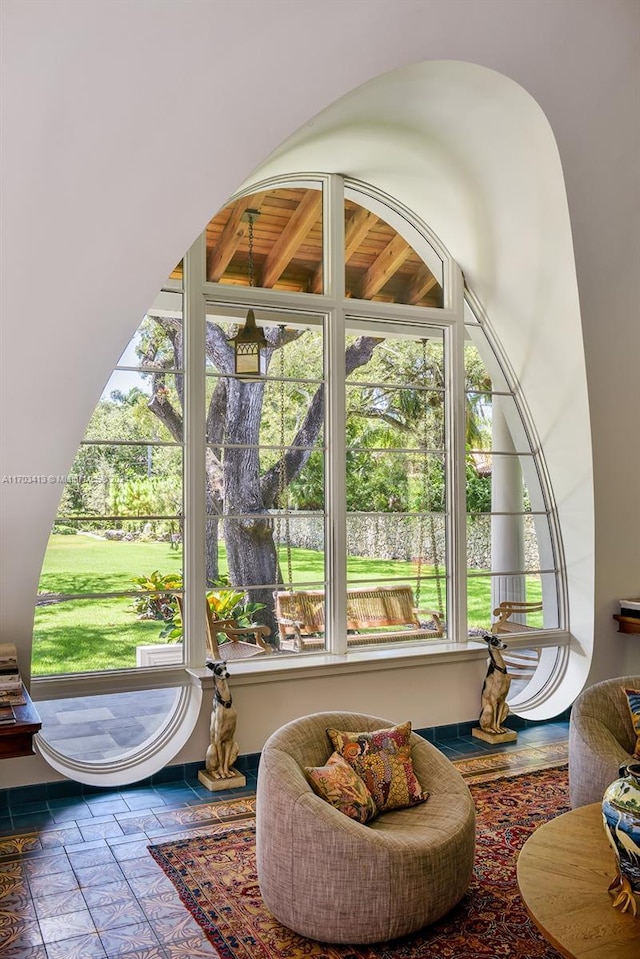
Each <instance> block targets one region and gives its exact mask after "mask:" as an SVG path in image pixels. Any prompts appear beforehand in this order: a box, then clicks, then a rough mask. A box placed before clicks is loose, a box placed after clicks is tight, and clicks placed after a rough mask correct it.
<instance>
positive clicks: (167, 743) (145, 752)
mask: <svg viewBox="0 0 640 959" xmlns="http://www.w3.org/2000/svg"><path fill="white" fill-rule="evenodd" d="M201 705H202V687H201V686H200V684H190V685H189V686H182V687H181V688H180V689H179V690H178V700H177V702H176V703H175V704H174V706H173V707H172V710H171V713H170V715H169V716H168V718H167V720H166V722H165V723H164V724H163V725H162V727H161V728H160V729H159V730H157V731H156V732H155V733H154V735H153V736H151V737H150V738H149V739H147V740H146V741H145V742H144V743H142V744H141V745H140V746H138V747H137V748H136V749H132V750H130V751H128V752H126V753H123V754H122V755H121V756H118V757H117V758H116V759H108V760H103V761H100V762H82V761H79V760H75V759H70V758H69V757H68V756H65V755H64V754H63V753H61V752H59V751H58V750H57V749H54V748H53V747H52V746H51V745H50V744H49V743H48V742H47V740H46V739H45V738H44V737H43V736H42V734H41V733H38V734H37V735H36V736H35V737H34V742H35V745H36V748H37V750H38V752H39V753H40V754H41V755H42V756H43V757H44V758H45V759H46V761H47V762H48V763H49V765H50V766H52V767H53V768H54V769H57V771H58V772H60V773H62V774H63V775H64V776H68V777H69V779H73V780H75V781H76V782H79V783H84V784H86V785H89V786H105V787H108V786H124V785H130V784H131V783H133V782H137V781H138V780H141V779H146V778H147V777H149V776H153V774H154V773H157V772H158V771H159V770H160V769H162V768H163V767H164V766H168V765H169V763H170V762H171V760H172V759H174V758H175V756H176V755H177V753H178V752H179V751H180V750H181V749H182V747H183V746H184V745H185V744H186V743H187V742H188V741H189V739H190V738H191V736H192V735H193V729H194V727H195V724H196V722H197V720H198V716H199V715H200V708H201Z"/></svg>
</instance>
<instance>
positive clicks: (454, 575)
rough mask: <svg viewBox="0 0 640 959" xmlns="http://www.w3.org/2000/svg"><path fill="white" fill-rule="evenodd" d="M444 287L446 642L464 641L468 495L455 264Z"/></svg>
mask: <svg viewBox="0 0 640 959" xmlns="http://www.w3.org/2000/svg"><path fill="white" fill-rule="evenodd" d="M447 273H448V283H446V284H445V291H446V294H445V295H446V296H447V299H448V305H449V306H450V307H452V308H453V309H454V310H455V311H456V312H457V314H458V322H457V323H455V324H454V325H453V326H451V327H449V329H448V330H447V331H446V333H445V344H446V349H445V360H446V382H447V390H448V397H447V398H448V402H447V418H446V431H447V435H446V449H447V467H446V477H447V483H446V489H447V492H448V495H447V514H448V516H447V519H448V522H447V524H446V527H447V530H448V532H447V554H448V555H447V607H448V608H447V624H448V625H447V634H448V636H449V639H454V638H455V639H456V640H458V641H466V638H467V632H468V629H467V492H466V468H465V462H466V460H465V456H466V454H465V443H466V437H465V434H466V419H465V418H466V411H465V393H464V382H465V380H464V313H463V293H464V289H463V280H462V272H461V270H460V268H459V267H458V266H457V264H455V263H453V262H452V261H450V263H449V268H448V270H447Z"/></svg>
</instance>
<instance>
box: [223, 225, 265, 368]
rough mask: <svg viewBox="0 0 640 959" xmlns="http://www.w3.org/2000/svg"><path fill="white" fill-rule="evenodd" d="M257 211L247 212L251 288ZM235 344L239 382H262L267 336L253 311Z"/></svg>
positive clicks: (234, 340) (234, 338)
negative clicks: (257, 323)
mask: <svg viewBox="0 0 640 959" xmlns="http://www.w3.org/2000/svg"><path fill="white" fill-rule="evenodd" d="M257 214H258V211H257V210H247V212H246V216H247V218H248V220H249V286H250V287H252V286H253V285H254V263H253V219H254V217H255V216H257ZM229 342H230V343H233V350H234V355H235V374H236V377H237V378H238V379H239V380H260V379H262V377H263V376H264V375H265V373H266V357H265V354H264V353H263V352H262V351H263V349H264V348H265V347H266V346H268V343H267V340H266V338H265V335H264V333H263V331H262V329H261V328H260V327H258V326H257V325H256V318H255V314H254V312H253V310H249V312H248V313H247V319H246V322H245V324H244V326H243V327H242V329H241V330H239V331H238V333H237V334H236V335H235V336H233V337H231V339H230V340H229Z"/></svg>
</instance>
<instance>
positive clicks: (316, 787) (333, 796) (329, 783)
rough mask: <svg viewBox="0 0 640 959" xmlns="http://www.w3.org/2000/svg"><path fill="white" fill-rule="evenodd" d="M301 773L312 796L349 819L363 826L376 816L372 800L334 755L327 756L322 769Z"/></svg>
mask: <svg viewBox="0 0 640 959" xmlns="http://www.w3.org/2000/svg"><path fill="white" fill-rule="evenodd" d="M304 771H305V774H306V777H307V779H308V780H309V784H310V786H311V788H312V789H313V791H314V793H316V795H318V796H320V798H321V799H326V801H327V802H328V803H331V805H332V806H335V807H336V809H339V810H340V812H342V813H344V814H345V816H349V818H350V819H355V820H356V821H357V822H361V823H363V824H364V823H366V822H369V820H370V819H373V817H374V816H377V815H378V809H377V807H376V804H375V802H374V801H373V796H372V795H371V793H370V792H369V790H368V789H367V787H366V786H365V784H364V783H363V781H362V780H361V779H360V776H358V774H357V773H356V772H355V770H354V769H352V767H351V766H350V765H349V763H348V762H347V761H346V759H343V758H342V756H340V755H339V754H338V753H335V752H334V753H333V754H332V755H331V756H329V758H328V760H327V762H326V765H325V766H305V769H304Z"/></svg>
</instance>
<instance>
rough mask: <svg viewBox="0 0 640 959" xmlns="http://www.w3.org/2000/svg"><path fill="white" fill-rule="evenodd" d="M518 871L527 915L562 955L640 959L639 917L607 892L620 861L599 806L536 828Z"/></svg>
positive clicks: (575, 958) (578, 958) (575, 811)
mask: <svg viewBox="0 0 640 959" xmlns="http://www.w3.org/2000/svg"><path fill="white" fill-rule="evenodd" d="M517 871H518V886H519V887H520V893H521V895H522V898H523V900H524V903H525V906H526V907H527V912H528V913H529V915H530V916H531V918H532V919H533V921H534V922H535V924H536V926H537V927H538V929H540V931H541V932H542V934H543V935H544V936H545V938H546V939H548V940H549V942H550V943H552V945H553V946H555V948H556V949H557V950H558V952H560V953H561V954H562V955H563V956H567V957H568V959H640V914H639V916H638V917H637V918H634V916H633V915H632V914H631V913H629V912H624V913H623V912H621V911H620V910H619V909H614V908H613V905H612V899H611V896H610V895H609V893H608V887H609V883H610V882H611V880H612V879H613V878H614V876H615V875H616V861H615V856H614V854H613V850H612V849H611V847H610V846H609V843H608V842H607V838H606V836H605V834H604V827H603V825H602V812H601V807H600V803H593V804H592V805H590V806H581V807H579V808H578V809H573V810H572V811H571V812H567V813H564V814H563V815H562V816H558V817H557V818H556V819H551V820H550V821H549V822H547V823H545V824H544V825H543V826H540V828H539V829H536V831H535V832H534V833H533V834H532V835H531V836H530V837H529V839H527V841H526V842H525V844H524V846H523V847H522V849H521V851H520V856H519V857H518V867H517ZM639 913H640V910H639Z"/></svg>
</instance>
